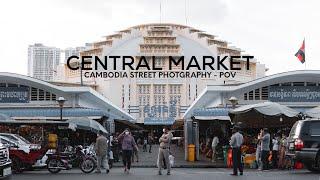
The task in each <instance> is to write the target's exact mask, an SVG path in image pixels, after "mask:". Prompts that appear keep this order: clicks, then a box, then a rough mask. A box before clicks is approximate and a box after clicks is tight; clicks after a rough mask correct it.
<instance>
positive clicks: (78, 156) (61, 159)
mask: <svg viewBox="0 0 320 180" xmlns="http://www.w3.org/2000/svg"><path fill="white" fill-rule="evenodd" d="M47 156H48V160H47V169H48V171H49V172H51V173H53V174H56V173H58V172H60V171H61V170H70V169H72V167H73V166H78V167H79V168H80V169H81V171H82V172H84V173H91V172H92V171H93V170H95V168H96V166H97V163H96V160H95V159H94V158H93V157H91V156H88V155H86V154H85V153H84V151H83V147H82V146H77V147H76V148H75V150H74V151H73V152H58V153H53V154H48V155H47Z"/></svg>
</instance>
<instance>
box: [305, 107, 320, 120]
mask: <svg viewBox="0 0 320 180" xmlns="http://www.w3.org/2000/svg"><path fill="white" fill-rule="evenodd" d="M305 115H306V116H308V117H312V118H320V106H318V107H315V108H312V109H309V110H307V111H306V112H305Z"/></svg>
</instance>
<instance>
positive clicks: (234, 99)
mask: <svg viewBox="0 0 320 180" xmlns="http://www.w3.org/2000/svg"><path fill="white" fill-rule="evenodd" d="M229 101H230V102H231V104H232V108H233V109H234V108H235V107H236V105H237V104H238V101H239V100H238V98H236V97H234V96H232V97H231V98H230V99H229Z"/></svg>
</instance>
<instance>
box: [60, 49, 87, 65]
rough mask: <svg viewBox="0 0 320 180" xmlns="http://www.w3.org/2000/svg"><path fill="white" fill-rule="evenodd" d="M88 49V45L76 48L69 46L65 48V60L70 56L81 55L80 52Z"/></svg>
mask: <svg viewBox="0 0 320 180" xmlns="http://www.w3.org/2000/svg"><path fill="white" fill-rule="evenodd" d="M84 50H86V47H76V48H67V49H65V50H64V54H65V56H64V57H65V58H64V62H65V63H66V62H67V60H68V58H69V57H70V56H80V52H81V51H84Z"/></svg>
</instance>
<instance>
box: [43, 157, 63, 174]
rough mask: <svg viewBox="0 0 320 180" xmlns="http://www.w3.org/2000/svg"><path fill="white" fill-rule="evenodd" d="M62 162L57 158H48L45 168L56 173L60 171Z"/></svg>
mask: <svg viewBox="0 0 320 180" xmlns="http://www.w3.org/2000/svg"><path fill="white" fill-rule="evenodd" d="M61 166H62V162H61V161H60V160H58V159H50V160H49V161H48V164H47V169H48V171H49V172H50V173H52V174H56V173H58V172H60V171H61V169H60V168H61Z"/></svg>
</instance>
